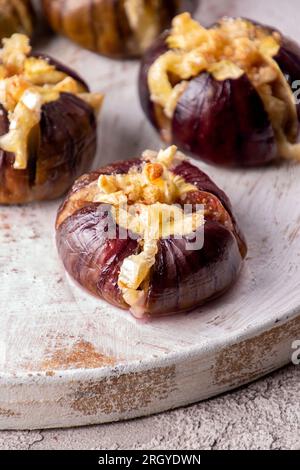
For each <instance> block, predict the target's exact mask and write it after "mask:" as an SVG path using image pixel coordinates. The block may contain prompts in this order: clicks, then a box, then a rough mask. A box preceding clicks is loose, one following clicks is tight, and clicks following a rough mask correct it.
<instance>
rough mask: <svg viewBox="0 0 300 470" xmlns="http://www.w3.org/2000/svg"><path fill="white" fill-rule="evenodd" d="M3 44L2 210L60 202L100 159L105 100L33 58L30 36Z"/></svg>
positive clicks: (41, 58)
mask: <svg viewBox="0 0 300 470" xmlns="http://www.w3.org/2000/svg"><path fill="white" fill-rule="evenodd" d="M3 44H4V46H3V49H2V50H0V111H1V113H0V204H16V203H25V202H29V201H33V200H43V199H54V198H57V197H59V196H61V195H62V194H64V193H65V192H66V191H67V190H68V189H69V187H70V186H71V184H72V183H73V181H74V179H75V178H77V177H78V176H79V175H80V174H82V172H83V171H86V170H87V169H88V168H89V166H90V164H91V162H92V160H93V158H94V155H95V152H96V136H97V133H96V113H97V112H98V110H99V109H100V106H101V103H102V99H103V96H102V95H100V94H96V93H94V94H93V93H89V90H88V87H87V85H86V84H85V83H84V81H83V80H82V79H81V78H80V77H79V76H78V75H77V74H76V73H74V72H73V71H72V70H70V69H68V68H66V67H65V66H63V65H61V64H59V63H58V62H56V61H54V60H53V59H50V58H49V57H46V56H42V55H31V48H30V45H29V40H28V37H27V36H24V35H21V34H14V35H13V36H12V37H11V38H10V39H3Z"/></svg>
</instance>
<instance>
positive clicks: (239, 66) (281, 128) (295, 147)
mask: <svg viewBox="0 0 300 470" xmlns="http://www.w3.org/2000/svg"><path fill="white" fill-rule="evenodd" d="M280 42H281V37H280V34H279V33H278V32H276V31H274V32H272V33H270V32H267V31H266V30H264V29H263V27H259V26H256V25H254V24H252V23H251V22H249V21H247V20H244V19H240V18H238V19H230V18H223V19H222V20H221V21H220V23H219V25H218V26H215V27H213V28H210V29H206V28H204V27H203V26H201V25H200V24H199V23H198V22H196V21H194V20H193V19H192V18H191V16H190V15H189V14H188V13H183V14H181V15H178V16H177V17H175V18H174V20H173V24H172V29H171V32H170V35H169V37H168V38H167V44H168V46H169V47H170V50H168V51H167V52H166V53H164V54H162V55H161V56H160V57H158V58H157V59H156V60H155V61H154V63H153V64H152V66H151V67H150V69H149V73H148V85H149V90H150V93H151V100H152V101H153V102H154V103H155V104H156V105H157V109H158V110H159V109H161V110H162V112H163V114H164V116H165V117H166V118H167V119H168V120H170V119H172V117H173V114H174V111H175V108H176V106H177V102H178V100H179V98H180V96H181V95H182V93H183V92H184V91H185V89H186V87H187V85H188V80H190V79H192V78H193V77H196V76H198V75H199V74H200V73H201V72H209V73H210V74H211V75H212V76H213V77H214V78H215V79H216V80H221V81H223V80H226V79H230V78H232V79H237V78H239V77H241V76H242V75H243V74H246V75H247V76H248V78H249V80H250V82H251V83H252V85H253V86H254V88H255V89H256V90H257V92H258V94H259V95H260V97H261V99H262V101H263V103H264V107H265V109H266V111H267V112H268V114H269V118H270V121H271V124H272V127H273V130H274V133H275V137H276V141H277V145H278V149H279V153H280V155H281V156H282V157H285V158H293V159H300V145H299V144H296V143H295V142H296V139H297V135H298V119H297V109H296V103H295V99H294V96H293V92H292V90H291V88H290V86H289V84H288V82H287V80H286V78H285V76H284V75H283V73H282V71H281V70H280V68H279V66H278V65H277V63H276V61H275V60H274V57H275V56H276V54H277V53H278V52H279V49H280ZM159 115H160V113H159V111H158V116H159ZM160 120H161V122H163V119H160ZM165 127H166V128H167V125H166V124H165Z"/></svg>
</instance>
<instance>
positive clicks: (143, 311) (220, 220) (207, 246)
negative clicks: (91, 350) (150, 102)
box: [56, 146, 247, 318]
mask: <svg viewBox="0 0 300 470" xmlns="http://www.w3.org/2000/svg"><path fill="white" fill-rule="evenodd" d="M56 241H57V248H58V252H59V255H60V257H61V259H62V261H63V263H64V266H65V269H66V270H67V272H68V273H69V274H70V275H71V276H72V278H73V279H75V280H76V281H77V282H78V283H79V284H80V285H81V286H82V287H84V288H85V289H86V290H88V291H89V292H91V293H92V294H94V295H96V296H98V297H100V298H102V299H104V300H106V301H107V302H109V303H111V304H113V305H115V306H117V307H120V308H123V309H129V310H130V311H131V313H132V314H133V315H134V316H135V317H137V318H143V317H158V316H162V315H170V314H174V313H176V312H183V311H188V310H191V309H193V308H194V307H196V306H198V305H200V304H203V303H204V302H206V301H208V300H209V299H212V298H215V297H217V296H219V295H220V294H222V293H223V292H224V291H226V290H227V289H228V288H229V287H230V286H231V285H232V283H233V282H234V281H235V280H236V278H237V276H238V273H239V271H240V269H241V265H242V260H243V258H244V257H245V255H246V251H247V248H246V243H245V240H244V238H243V236H242V234H241V232H240V231H239V229H238V226H237V223H236V221H235V219H234V217H233V214H232V209H231V205H230V202H229V200H228V198H227V196H226V195H225V194H224V193H223V191H221V190H220V189H219V188H218V187H217V186H216V185H215V184H214V183H213V182H212V181H211V180H210V179H209V177H208V176H207V175H206V174H205V173H203V172H202V171H201V170H200V169H198V168H197V167H195V166H193V165H192V164H191V163H189V162H188V160H187V159H186V157H185V156H184V155H183V154H180V153H178V152H177V148H176V147H175V146H172V147H169V148H168V149H167V150H164V151H160V152H159V153H158V154H157V153H156V152H153V151H149V150H148V151H146V152H144V154H143V156H142V157H141V158H139V159H135V160H129V161H121V162H117V163H114V164H112V165H109V166H107V167H104V168H100V169H99V170H97V171H94V172H92V173H89V174H86V175H84V176H82V177H81V178H79V179H78V180H77V181H76V182H75V184H74V186H73V188H72V189H71V191H70V192H69V194H68V196H67V198H66V200H65V201H64V202H63V204H62V205H61V207H60V209H59V211H58V215H57V221H56Z"/></svg>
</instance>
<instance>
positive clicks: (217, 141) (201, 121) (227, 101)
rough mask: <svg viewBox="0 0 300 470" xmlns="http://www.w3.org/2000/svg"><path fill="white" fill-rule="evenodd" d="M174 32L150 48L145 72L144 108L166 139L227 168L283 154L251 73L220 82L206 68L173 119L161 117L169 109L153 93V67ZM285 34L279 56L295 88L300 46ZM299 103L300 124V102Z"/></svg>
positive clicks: (141, 85) (142, 84)
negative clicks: (157, 102)
mask: <svg viewBox="0 0 300 470" xmlns="http://www.w3.org/2000/svg"><path fill="white" fill-rule="evenodd" d="M252 23H254V24H256V25H257V26H259V27H261V28H263V29H264V30H266V31H267V32H277V33H279V32H278V31H277V30H276V28H271V27H269V26H265V25H261V24H259V23H256V22H252ZM169 34H170V31H165V32H164V33H163V34H162V35H161V37H160V38H158V40H157V41H156V43H155V44H154V45H153V46H152V47H151V48H150V49H149V50H148V51H147V52H146V54H145V55H144V57H143V59H142V63H141V67H140V74H139V96H140V102H141V106H142V109H143V110H144V112H145V114H146V116H147V118H148V120H149V122H150V123H151V124H152V125H153V127H154V128H155V129H156V130H157V131H158V132H159V133H160V135H161V137H162V139H163V140H165V141H167V142H172V143H175V144H176V145H177V146H178V148H179V149H180V150H182V151H183V152H185V153H187V154H189V155H191V156H193V157H194V158H196V159H200V160H203V161H205V162H207V163H210V164H214V165H218V166H223V167H231V168H233V167H237V168H247V167H256V166H262V165H266V164H268V163H270V162H273V161H274V160H276V159H278V158H279V157H280V155H279V150H278V146H277V142H276V138H275V133H274V130H273V127H272V124H271V120H270V118H269V116H268V113H267V111H266V109H265V107H264V103H263V101H262V99H261V97H260V96H259V94H258V92H257V90H256V89H255V88H254V86H253V85H252V84H251V82H250V80H249V79H248V77H247V76H246V74H244V75H242V76H241V77H239V78H237V79H226V80H223V81H220V80H216V79H215V78H214V77H213V76H212V75H211V74H210V73H208V72H202V73H200V74H199V75H198V76H196V77H194V78H191V79H190V80H189V83H188V86H187V88H186V89H185V91H184V92H183V94H182V95H181V96H180V98H179V100H178V102H177V106H176V108H175V112H174V114H173V117H172V118H171V119H170V120H168V119H167V118H164V117H163V118H162V117H161V116H162V114H163V111H162V110H159V106H157V105H155V103H153V102H152V101H151V98H150V90H149V87H148V72H149V69H150V67H151V65H152V64H153V63H154V62H155V60H156V59H157V58H158V57H160V56H161V55H162V54H164V53H165V52H167V51H168V49H169V48H168V45H167V43H166V39H167V37H168V36H169ZM279 34H280V37H281V44H280V49H279V51H278V53H277V55H276V56H275V57H274V60H275V61H276V62H277V64H278V65H279V67H280V69H281V71H282V72H283V74H284V75H285V76H286V78H287V81H288V83H289V85H290V87H291V88H292V84H293V82H294V81H296V80H299V78H300V47H299V46H298V45H297V44H296V43H295V42H294V41H292V40H291V39H289V38H287V37H285V36H284V35H283V34H281V33H279ZM293 91H295V90H293ZM295 106H296V107H297V113H298V120H299V123H300V104H295ZM164 121H165V122H164ZM164 124H165V127H167V131H166V130H165V129H164Z"/></svg>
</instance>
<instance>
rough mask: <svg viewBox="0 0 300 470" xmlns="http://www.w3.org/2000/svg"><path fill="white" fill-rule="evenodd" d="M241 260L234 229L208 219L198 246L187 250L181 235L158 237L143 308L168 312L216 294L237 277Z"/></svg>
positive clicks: (152, 313) (156, 313) (190, 306)
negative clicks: (156, 250) (177, 236)
mask: <svg viewBox="0 0 300 470" xmlns="http://www.w3.org/2000/svg"><path fill="white" fill-rule="evenodd" d="M241 260H242V258H241V254H240V251H239V248H238V244H237V241H236V238H235V236H234V235H233V233H232V232H230V231H229V230H227V229H226V228H224V227H223V226H222V225H221V224H219V223H217V222H213V221H210V220H209V221H207V222H206V223H205V227H204V246H203V248H202V249H201V250H187V249H186V243H185V239H184V238H183V239H181V240H175V239H172V238H170V239H166V240H160V243H159V251H158V253H157V256H156V263H155V266H154V269H153V273H152V277H151V281H150V285H149V291H148V296H147V303H146V312H147V313H148V315H150V316H152V317H154V316H162V315H171V314H174V313H177V312H184V311H189V310H191V309H193V308H195V307H197V306H199V305H202V304H204V303H205V302H207V301H208V300H211V299H214V298H216V297H218V296H219V295H221V294H222V293H224V292H225V291H226V290H227V289H228V287H229V286H231V285H232V284H233V283H234V281H235V280H236V278H237V276H238V274H239V271H240V268H241Z"/></svg>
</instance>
